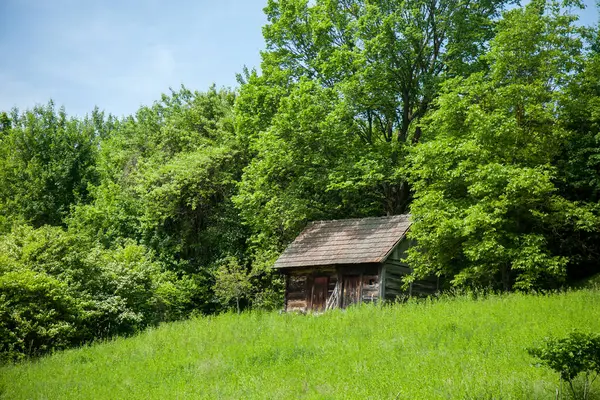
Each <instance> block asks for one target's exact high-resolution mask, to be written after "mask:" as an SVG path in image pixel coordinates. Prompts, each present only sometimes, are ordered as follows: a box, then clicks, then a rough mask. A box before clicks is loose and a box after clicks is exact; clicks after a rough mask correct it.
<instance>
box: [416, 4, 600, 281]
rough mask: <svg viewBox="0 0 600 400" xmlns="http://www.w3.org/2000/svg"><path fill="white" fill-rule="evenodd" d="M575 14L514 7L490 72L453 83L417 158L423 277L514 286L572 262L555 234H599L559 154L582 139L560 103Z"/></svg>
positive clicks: (576, 62) (578, 39)
mask: <svg viewBox="0 0 600 400" xmlns="http://www.w3.org/2000/svg"><path fill="white" fill-rule="evenodd" d="M575 21H576V17H575V16H573V15H571V14H569V13H567V12H564V11H563V10H562V9H561V7H560V6H559V4H558V3H557V2H546V1H544V0H535V1H532V2H530V3H529V4H528V5H527V6H525V7H523V8H517V9H513V10H511V11H508V12H506V14H505V16H504V19H503V20H502V21H501V23H500V25H499V27H498V33H497V35H496V37H495V38H494V40H493V41H492V43H491V46H490V50H489V52H488V53H487V54H486V56H485V59H486V60H487V61H488V62H489V63H490V66H491V68H490V70H489V72H487V73H476V74H473V75H472V76H470V77H469V78H466V79H464V78H455V79H452V80H450V81H448V82H446V83H445V86H444V93H443V95H441V96H440V98H439V99H438V100H437V102H436V110H435V111H434V112H433V113H432V114H431V115H430V116H429V117H428V119H427V123H426V125H425V127H424V131H425V132H426V134H427V135H429V136H428V140H426V141H425V142H424V143H423V144H420V145H418V146H416V147H415V148H414V150H413V151H412V153H411V157H410V160H411V163H412V166H411V169H410V177H411V181H412V183H413V184H414V187H415V190H416V200H415V202H414V203H413V205H412V208H411V211H412V215H413V219H414V221H415V223H414V225H413V226H412V227H411V235H412V237H413V238H414V239H416V242H417V246H416V247H414V248H413V249H412V250H411V253H410V257H409V260H410V262H412V264H413V265H414V266H415V268H416V276H426V275H428V274H437V275H443V276H446V277H448V278H449V280H450V282H451V284H453V285H455V286H462V285H467V284H474V285H483V286H492V287H497V288H503V289H505V290H508V289H511V288H513V287H516V288H520V289H530V288H533V287H538V286H540V285H541V286H543V285H545V284H554V283H556V282H560V281H561V280H562V279H564V278H565V276H566V268H567V265H568V264H569V262H570V261H572V259H571V258H570V257H569V255H568V254H565V253H563V252H561V251H560V250H559V248H557V247H556V246H553V245H552V244H553V242H554V240H555V238H556V236H555V235H556V232H565V230H567V231H569V232H570V233H571V234H579V233H585V232H593V231H597V230H598V227H599V226H600V225H599V220H598V215H597V214H596V213H595V212H594V208H595V205H594V204H592V203H587V204H586V203H580V202H576V201H572V200H570V199H569V197H566V196H565V195H564V193H561V192H560V191H559V187H558V182H559V181H560V180H561V171H560V169H558V168H557V166H556V164H557V159H558V158H559V156H560V154H561V151H562V149H564V148H565V146H567V145H568V144H569V143H570V140H571V139H572V132H571V131H569V130H568V129H567V128H568V127H567V126H565V124H564V123H563V121H562V120H561V119H560V110H561V108H562V103H561V99H562V97H563V91H564V90H565V87H567V85H568V84H569V82H570V81H571V80H572V79H573V77H574V72H575V71H576V70H577V68H578V67H579V66H580V63H581V57H582V55H583V43H582V30H581V29H580V28H577V27H576V25H575V24H574V22H575Z"/></svg>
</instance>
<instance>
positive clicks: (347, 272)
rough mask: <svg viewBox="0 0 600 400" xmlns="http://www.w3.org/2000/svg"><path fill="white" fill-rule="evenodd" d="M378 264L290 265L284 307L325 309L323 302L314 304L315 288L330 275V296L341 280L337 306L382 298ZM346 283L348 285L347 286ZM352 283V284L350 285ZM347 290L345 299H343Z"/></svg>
mask: <svg viewBox="0 0 600 400" xmlns="http://www.w3.org/2000/svg"><path fill="white" fill-rule="evenodd" d="M379 271H380V268H379V265H377V264H365V265H358V266H357V265H348V266H336V267H329V268H313V269H310V268H303V269H291V268H290V269H289V270H287V271H286V272H287V273H286V278H285V281H286V293H285V311H299V312H309V311H322V306H321V305H320V304H319V305H318V306H317V305H315V304H313V302H314V299H315V290H317V291H318V290H319V289H318V287H319V285H320V283H316V281H319V282H322V279H321V278H323V277H327V279H328V282H327V298H328V299H329V298H330V297H331V296H333V294H334V290H335V288H336V285H337V284H338V281H339V282H340V283H342V286H341V291H342V293H341V294H342V295H341V296H339V298H338V299H337V304H336V306H337V307H344V306H346V305H350V304H354V303H370V302H376V301H377V300H378V299H379V298H380V291H381V286H380V275H379ZM344 283H345V285H346V287H344ZM350 283H352V285H350ZM344 294H346V303H344Z"/></svg>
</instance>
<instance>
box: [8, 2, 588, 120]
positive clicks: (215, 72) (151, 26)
mask: <svg viewBox="0 0 600 400" xmlns="http://www.w3.org/2000/svg"><path fill="white" fill-rule="evenodd" d="M265 3H266V0H217V1H209V0H196V1H192V0H188V1H186V0H169V1H159V0H139V1H136V0H118V1H117V0H106V1H88V0H0V57H1V61H0V110H8V109H10V108H12V107H13V106H18V107H19V108H27V107H31V106H33V105H34V104H36V103H45V102H47V101H48V100H49V99H50V98H52V99H54V101H55V102H56V103H57V104H58V105H64V106H65V107H66V110H67V113H69V114H71V115H84V114H85V113H87V112H89V111H91V110H92V109H93V107H94V106H95V105H98V106H99V107H100V108H101V109H104V110H106V111H107V112H111V113H113V114H116V115H119V116H120V115H127V114H130V113H133V112H135V110H137V108H138V107H139V106H140V105H142V104H151V103H152V102H153V101H154V100H156V99H158V98H159V96H160V94H161V93H163V92H167V91H168V89H169V87H173V88H177V87H179V85H180V84H182V83H183V84H185V85H186V86H187V87H188V88H190V89H197V90H205V89H206V88H208V87H209V86H210V85H211V84H212V83H215V84H216V85H217V86H229V87H234V86H236V81H235V74H236V73H238V72H240V71H241V70H242V67H243V66H244V65H247V66H248V67H250V68H252V67H257V66H258V65H259V63H260V54H259V52H260V50H261V49H263V48H264V41H263V38H262V33H261V27H262V26H263V25H264V24H265V23H266V18H265V16H264V15H263V12H262V8H263V7H264V5H265ZM585 3H586V4H593V0H585ZM596 20H597V12H596V10H595V8H594V7H593V6H592V7H591V8H588V9H587V10H586V11H583V12H582V22H584V23H587V24H589V23H595V21H596Z"/></svg>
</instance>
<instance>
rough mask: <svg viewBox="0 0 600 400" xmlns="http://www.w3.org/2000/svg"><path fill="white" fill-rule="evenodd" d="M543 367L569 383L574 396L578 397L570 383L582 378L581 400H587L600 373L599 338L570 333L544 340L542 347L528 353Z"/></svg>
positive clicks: (532, 349)
mask: <svg viewBox="0 0 600 400" xmlns="http://www.w3.org/2000/svg"><path fill="white" fill-rule="evenodd" d="M528 352H529V354H530V355H532V356H533V357H536V358H538V359H539V360H540V361H541V364H542V365H545V366H547V367H550V368H552V369H553V370H554V371H556V372H558V373H559V374H560V379H561V382H562V381H566V382H568V383H569V387H570V388H571V391H572V392H573V395H574V396H575V397H576V398H577V397H578V393H577V391H576V390H575V388H574V386H573V380H574V379H575V378H576V377H577V376H578V375H579V374H581V373H583V374H584V385H583V393H581V394H582V398H584V399H587V398H588V396H589V389H590V386H591V384H592V383H593V382H594V380H595V379H596V378H597V377H598V374H599V373H600V335H599V334H594V333H582V332H578V331H573V332H571V333H570V334H569V335H567V336H566V337H564V338H559V339H557V338H552V337H551V338H546V339H545V340H544V344H543V345H541V346H539V347H536V348H530V349H528Z"/></svg>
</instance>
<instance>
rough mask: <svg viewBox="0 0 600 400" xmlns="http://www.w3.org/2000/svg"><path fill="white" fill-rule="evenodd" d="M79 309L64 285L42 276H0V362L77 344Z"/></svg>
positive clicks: (14, 273)
mask: <svg viewBox="0 0 600 400" xmlns="http://www.w3.org/2000/svg"><path fill="white" fill-rule="evenodd" d="M81 314H82V310H81V307H80V304H79V303H78V301H77V299H75V298H73V297H72V296H71V295H70V294H69V289H68V287H67V285H65V284H64V283H62V282H60V281H58V280H57V279H55V278H53V277H51V276H48V275H47V274H44V273H39V272H33V271H26V270H20V271H12V272H8V273H5V274H3V275H0V360H3V361H7V360H19V359H22V358H24V357H25V356H33V355H39V354H42V353H45V352H48V351H51V350H55V349H61V348H64V347H67V346H70V345H72V344H73V343H77V342H78V339H79V338H78V332H77V328H78V325H79V324H80V319H81Z"/></svg>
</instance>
